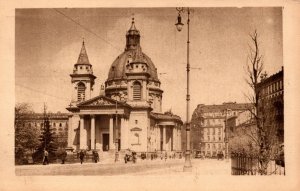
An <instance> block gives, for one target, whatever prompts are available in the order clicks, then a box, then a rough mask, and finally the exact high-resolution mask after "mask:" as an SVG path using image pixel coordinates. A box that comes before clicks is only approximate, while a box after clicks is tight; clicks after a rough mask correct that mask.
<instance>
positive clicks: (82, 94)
mask: <svg viewBox="0 0 300 191" xmlns="http://www.w3.org/2000/svg"><path fill="white" fill-rule="evenodd" d="M70 76H71V82H72V85H73V93H72V101H71V104H76V103H79V102H82V101H85V100H88V99H90V98H91V93H92V91H93V86H94V83H95V79H96V76H94V75H93V68H92V65H91V64H90V61H89V58H88V55H87V52H86V49H85V42H84V40H83V41H82V47H81V50H80V53H79V57H78V60H77V63H76V64H74V69H73V73H72V74H70Z"/></svg>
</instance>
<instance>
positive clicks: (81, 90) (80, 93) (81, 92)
mask: <svg viewBox="0 0 300 191" xmlns="http://www.w3.org/2000/svg"><path fill="white" fill-rule="evenodd" d="M77 100H78V101H84V100H85V85H84V83H82V82H79V83H78V85H77Z"/></svg>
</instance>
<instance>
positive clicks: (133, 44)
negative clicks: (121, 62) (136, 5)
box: [125, 18, 140, 51]
mask: <svg viewBox="0 0 300 191" xmlns="http://www.w3.org/2000/svg"><path fill="white" fill-rule="evenodd" d="M139 45H140V31H138V30H137V29H136V27H135V23H134V18H132V22H131V27H130V29H129V30H128V31H127V33H126V48H125V50H126V51H127V50H134V49H136V48H137V47H138V46H139Z"/></svg>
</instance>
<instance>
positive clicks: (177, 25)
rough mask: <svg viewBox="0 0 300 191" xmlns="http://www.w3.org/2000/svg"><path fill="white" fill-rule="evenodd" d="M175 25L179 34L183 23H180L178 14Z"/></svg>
mask: <svg viewBox="0 0 300 191" xmlns="http://www.w3.org/2000/svg"><path fill="white" fill-rule="evenodd" d="M175 25H176V28H177V30H178V31H179V32H180V31H181V30H182V27H183V23H182V22H181V16H180V14H179V15H178V17H177V23H176V24H175Z"/></svg>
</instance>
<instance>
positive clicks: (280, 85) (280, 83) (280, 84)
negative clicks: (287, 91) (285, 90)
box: [279, 81, 282, 89]
mask: <svg viewBox="0 0 300 191" xmlns="http://www.w3.org/2000/svg"><path fill="white" fill-rule="evenodd" d="M279 87H280V89H282V81H280V82H279Z"/></svg>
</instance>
